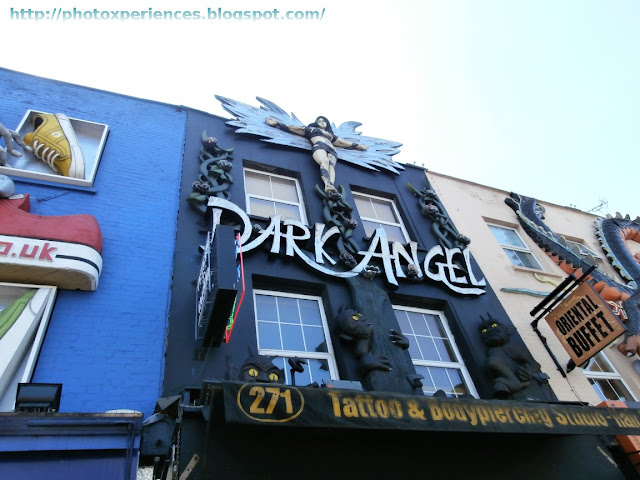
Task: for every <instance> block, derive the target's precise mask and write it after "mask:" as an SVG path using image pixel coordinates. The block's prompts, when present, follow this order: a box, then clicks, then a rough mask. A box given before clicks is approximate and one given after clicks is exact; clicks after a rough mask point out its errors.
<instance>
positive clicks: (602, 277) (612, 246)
mask: <svg viewBox="0 0 640 480" xmlns="http://www.w3.org/2000/svg"><path fill="white" fill-rule="evenodd" d="M505 203H506V204H507V205H508V206H509V207H511V208H512V209H513V211H514V212H515V213H516V216H517V218H518V221H519V222H520V225H522V228H523V229H524V231H525V232H526V233H527V235H529V237H531V239H532V240H533V241H534V242H535V243H536V245H538V246H539V247H540V248H542V249H543V250H544V251H545V252H547V255H549V257H550V258H551V259H552V260H553V261H554V262H556V263H557V264H558V266H559V267H560V268H561V269H562V270H563V271H564V272H565V273H567V274H575V275H576V277H580V276H581V275H582V274H583V272H586V271H587V270H589V269H590V268H591V267H592V266H593V265H594V264H596V261H595V259H594V258H593V257H591V256H588V257H583V256H582V255H581V253H580V252H579V251H578V250H577V248H576V247H575V246H569V245H567V242H566V241H565V239H564V238H563V237H561V236H559V235H557V234H556V233H555V232H553V230H551V228H549V226H547V224H546V223H544V222H543V221H542V220H543V218H544V215H543V214H544V209H543V208H541V207H540V205H539V204H538V203H537V201H536V199H535V198H530V197H525V196H524V195H518V194H517V193H511V194H510V196H509V197H507V198H505ZM596 234H597V236H598V238H599V240H600V243H601V245H602V249H603V250H604V251H605V252H606V254H607V257H608V259H609V261H610V262H611V264H612V265H613V266H614V267H615V268H616V269H619V268H620V267H623V265H624V267H623V270H619V271H620V274H621V276H622V277H623V278H624V279H625V280H626V281H627V282H628V283H627V284H626V285H625V284H623V283H619V282H617V281H615V280H614V279H612V278H611V277H609V276H608V275H606V274H604V273H603V272H601V271H600V270H598V269H597V268H596V269H595V270H593V271H592V272H591V273H590V274H589V275H588V276H587V278H586V280H587V281H589V282H590V283H591V284H592V285H593V288H594V289H595V291H596V292H598V294H599V295H600V296H601V297H602V299H603V300H605V301H612V302H620V303H621V306H622V308H624V311H625V314H626V315H618V317H619V318H620V319H621V320H623V321H625V320H626V322H625V326H626V328H627V332H626V334H625V340H624V342H622V343H620V344H619V345H618V350H620V352H621V353H623V354H625V355H637V354H639V353H640V289H638V286H637V285H638V282H639V281H640V263H638V260H637V258H634V256H633V255H632V253H631V252H630V251H629V249H628V248H627V247H626V245H625V240H635V241H639V240H640V219H636V220H633V221H632V220H631V219H630V218H629V217H628V216H627V217H624V218H623V217H622V216H621V215H620V214H617V215H616V217H615V218H613V217H611V218H607V219H600V220H598V221H596ZM625 316H626V318H625Z"/></svg>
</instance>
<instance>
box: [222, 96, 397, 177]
mask: <svg viewBox="0 0 640 480" xmlns="http://www.w3.org/2000/svg"><path fill="white" fill-rule="evenodd" d="M216 98H217V99H218V101H219V102H220V103H221V104H222V108H224V109H225V110H226V111H227V112H229V113H230V114H232V115H233V116H234V117H235V120H229V121H228V122H226V123H227V125H230V126H232V127H236V133H248V134H251V135H257V136H259V137H263V138H262V141H263V142H268V143H275V144H277V145H285V146H288V147H295V148H301V149H304V150H311V143H310V142H309V140H307V139H306V138H304V137H301V136H299V135H295V134H292V133H289V132H285V131H283V130H280V129H279V128H275V127H272V126H270V125H267V123H266V122H265V120H266V118H267V117H273V118H275V119H277V120H278V121H279V122H280V123H283V124H285V125H295V126H299V127H305V126H306V125H305V124H304V123H302V122H301V121H300V120H298V118H297V117H296V116H295V115H294V114H293V113H292V114H291V115H289V114H287V112H285V111H284V110H283V109H282V108H280V107H279V106H278V105H276V104H275V103H273V102H270V101H269V100H266V99H264V98H260V97H256V98H257V100H258V101H259V102H260V103H261V104H262V106H261V107H259V108H258V107H253V106H251V105H247V104H246V103H242V102H238V101H236V100H232V99H230V98H226V97H222V96H220V95H216ZM360 125H362V124H361V123H358V122H345V123H343V124H342V125H340V126H339V127H336V126H335V124H332V125H331V128H332V130H333V133H334V135H336V136H337V137H340V138H342V139H344V140H348V141H351V142H355V143H358V144H361V145H364V146H366V147H367V150H364V151H361V150H349V149H345V148H340V147H337V146H335V145H334V148H335V150H336V153H337V155H338V158H339V159H340V160H344V161H345V162H350V163H353V164H355V165H358V166H360V167H364V168H368V169H370V170H376V171H379V170H380V169H385V170H388V171H390V172H393V173H396V174H397V173H398V170H404V167H403V166H402V165H401V164H400V163H398V162H396V161H395V160H393V159H392V158H391V157H392V156H393V155H395V154H397V153H398V152H399V151H400V150H399V147H401V146H402V144H401V143H398V142H394V141H390V140H382V139H379V138H373V137H365V136H362V135H361V134H360V132H357V131H356V128H358V127H359V126H360Z"/></svg>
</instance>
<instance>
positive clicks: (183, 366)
mask: <svg viewBox="0 0 640 480" xmlns="http://www.w3.org/2000/svg"><path fill="white" fill-rule="evenodd" d="M221 101H223V104H225V107H226V108H227V109H228V111H229V112H230V113H231V114H232V116H231V118H227V119H225V118H220V117H216V116H212V115H209V114H206V113H203V112H199V111H193V110H189V111H188V120H187V130H186V141H185V149H184V162H183V173H182V184H181V188H182V191H181V198H182V204H181V208H180V212H179V217H178V232H177V243H176V245H177V246H176V254H175V262H174V264H175V268H174V275H173V287H172V300H171V307H170V318H169V332H168V338H167V348H166V357H165V376H164V386H163V395H164V398H162V399H160V400H159V402H158V408H157V412H158V413H157V415H158V417H157V419H161V418H162V419H163V420H167V421H168V422H169V424H170V425H171V426H172V427H174V428H173V437H172V443H173V444H174V445H175V449H174V450H173V454H170V453H168V450H167V442H166V441H165V442H163V441H159V443H158V445H162V446H161V447H159V448H158V449H157V450H154V449H153V448H147V449H146V452H145V451H143V454H145V453H146V454H147V455H158V456H159V458H160V460H164V459H166V462H164V463H163V464H162V466H160V464H159V463H158V465H159V467H158V471H160V470H161V469H162V468H164V469H165V470H166V469H167V468H173V469H174V471H176V472H183V471H184V470H185V469H188V470H189V471H190V472H191V474H190V477H189V478H202V479H204V478H294V477H303V478H325V477H330V476H331V477H337V478H348V477H353V476H363V475H364V476H367V477H369V478H387V477H390V476H397V475H402V476H406V477H412V476H418V475H428V474H432V473H435V472H437V473H439V474H445V475H449V476H451V477H453V478H466V477H470V478H514V477H518V478H624V475H625V473H624V468H625V467H624V465H623V464H622V463H619V464H616V461H617V459H616V458H615V457H616V451H615V448H614V449H612V448H611V446H612V445H615V442H614V440H613V436H612V435H614V434H632V433H639V432H640V420H637V419H636V417H637V414H636V412H635V411H632V410H629V411H628V415H627V416H622V417H621V416H620V414H619V413H616V412H615V411H613V410H609V409H595V408H590V407H586V406H583V405H577V404H571V405H569V404H563V403H560V402H557V400H556V397H555V396H554V394H553V392H552V390H551V389H550V387H549V385H548V383H547V376H546V375H545V373H544V372H541V371H540V368H539V365H538V364H537V363H536V362H535V360H533V358H532V357H531V355H530V354H529V352H528V351H527V350H526V348H525V346H524V344H523V342H522V340H521V339H520V337H519V336H518V334H517V333H516V331H515V328H514V327H513V324H512V323H511V320H510V319H509V318H508V316H507V315H506V313H505V311H504V310H503V308H502V306H501V305H500V303H499V302H498V300H497V298H496V296H495V294H494V292H493V290H492V289H491V286H490V285H489V284H488V283H487V282H486V281H485V280H484V277H483V274H482V271H481V270H480V269H479V268H478V266H477V264H476V263H475V261H474V259H473V258H472V257H471V255H470V254H469V253H468V250H467V245H468V244H469V242H470V241H473V239H468V238H466V237H465V236H464V232H459V231H458V230H457V229H456V227H455V225H454V224H453V223H452V222H451V220H450V219H449V217H448V215H447V212H446V209H445V206H443V205H442V204H441V203H440V201H439V199H438V198H437V196H436V195H435V193H434V192H433V191H432V190H431V189H430V186H429V184H428V181H427V179H426V176H425V172H424V170H423V169H422V168H417V167H415V166H412V165H407V164H405V165H402V164H398V163H396V162H394V161H393V154H394V153H395V152H396V151H397V149H398V147H399V145H398V144H394V143H393V142H386V141H382V140H378V139H368V138H366V137H364V135H363V136H360V134H359V133H357V132H355V131H354V130H353V128H352V127H353V125H341V126H340V127H337V128H336V127H335V126H334V127H333V128H334V129H335V130H334V133H333V135H332V136H325V138H328V139H329V141H330V142H331V143H332V146H333V151H334V152H336V155H337V157H338V160H337V165H336V166H335V179H333V178H330V176H331V175H330V173H331V172H329V171H328V169H327V168H325V167H326V165H323V164H322V163H321V162H319V161H318V160H317V159H316V158H315V155H314V154H315V152H316V151H317V150H318V149H321V150H324V151H325V153H326V152H329V153H331V152H330V150H331V148H330V147H329V148H324V147H322V146H320V147H315V148H313V149H312V147H313V145H314V141H313V140H309V138H310V137H312V136H313V135H314V133H309V129H310V128H317V125H318V124H321V122H320V117H319V118H318V119H316V121H315V122H314V123H315V125H314V126H311V127H307V130H306V133H307V136H306V137H305V136H303V134H300V133H299V132H300V131H304V130H305V129H304V125H302V124H300V122H298V121H297V119H295V117H293V118H291V117H288V118H287V117H283V115H286V114H284V113H283V112H282V111H281V110H279V109H278V108H277V106H275V105H273V104H271V103H269V102H266V101H262V103H263V107H262V108H261V109H255V108H254V107H252V106H247V105H243V104H239V103H238V102H233V101H229V100H227V99H221ZM238 112H240V113H238ZM243 112H248V113H247V115H246V116H245V114H244V113H243ZM319 113H322V112H319ZM268 118H275V119H276V120H277V123H274V122H275V121H270V120H267V119H268ZM286 120H290V121H291V122H293V123H294V125H291V124H287V123H285V121H286ZM312 121H313V120H312V119H309V122H308V123H311V122H312ZM269 122H271V123H269ZM294 127H296V128H297V129H298V130H296V128H294ZM275 130H279V132H275ZM349 131H350V132H351V133H350V134H348V135H343V134H344V132H349ZM296 133H298V134H296ZM280 134H282V135H283V136H285V137H286V135H290V136H291V140H282V141H280V142H278V141H274V138H275V137H276V136H277V135H280ZM283 138H284V137H283ZM336 138H341V139H342V141H338V140H336ZM264 140H270V141H264ZM276 140H277V139H276ZM287 142H290V143H287ZM278 143H280V144H278ZM321 143H322V142H321ZM358 145H364V147H361V148H359V147H358ZM365 147H367V148H365ZM383 150H386V152H387V153H384V152H383ZM343 153H344V155H343ZM374 153H377V154H379V156H378V157H377V158H379V159H380V158H382V160H380V162H379V163H375V162H373V163H367V162H368V161H369V160H371V159H372V158H374V157H375V155H374ZM343 157H344V158H346V160H345V159H343ZM331 166H332V165H330V167H331ZM330 167H329V168H330ZM322 168H325V170H324V171H322ZM323 177H324V178H323ZM327 178H330V181H329V186H327V184H326V183H323V180H326V179H327ZM332 186H335V190H334V189H333V188H331V187H332ZM149 432H150V430H147V438H149V437H150V435H149ZM151 436H153V433H152V434H151ZM160 436H161V435H160ZM143 450H144V449H143Z"/></svg>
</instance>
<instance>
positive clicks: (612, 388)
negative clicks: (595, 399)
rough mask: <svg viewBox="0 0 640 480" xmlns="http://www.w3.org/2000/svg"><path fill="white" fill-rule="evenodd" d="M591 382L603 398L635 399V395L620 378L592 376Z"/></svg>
mask: <svg viewBox="0 0 640 480" xmlns="http://www.w3.org/2000/svg"><path fill="white" fill-rule="evenodd" d="M589 382H590V383H591V385H593V387H594V388H595V390H596V392H598V395H599V396H600V398H601V399H602V400H622V401H632V400H633V395H631V393H630V392H629V390H627V389H626V388H625V386H624V384H623V383H622V382H621V381H620V380H615V379H595V378H590V379H589Z"/></svg>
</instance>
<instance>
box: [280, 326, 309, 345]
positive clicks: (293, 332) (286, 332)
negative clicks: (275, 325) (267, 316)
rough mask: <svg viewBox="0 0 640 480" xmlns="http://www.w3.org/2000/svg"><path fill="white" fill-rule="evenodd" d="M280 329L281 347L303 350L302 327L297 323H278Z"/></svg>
mask: <svg viewBox="0 0 640 480" xmlns="http://www.w3.org/2000/svg"><path fill="white" fill-rule="evenodd" d="M280 329H281V330H282V348H283V349H285V350H296V351H305V350H306V349H305V346H304V340H303V338H302V327H301V326H299V325H288V324H286V323H283V324H281V325H280Z"/></svg>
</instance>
